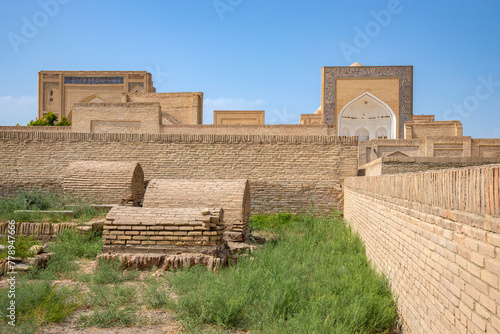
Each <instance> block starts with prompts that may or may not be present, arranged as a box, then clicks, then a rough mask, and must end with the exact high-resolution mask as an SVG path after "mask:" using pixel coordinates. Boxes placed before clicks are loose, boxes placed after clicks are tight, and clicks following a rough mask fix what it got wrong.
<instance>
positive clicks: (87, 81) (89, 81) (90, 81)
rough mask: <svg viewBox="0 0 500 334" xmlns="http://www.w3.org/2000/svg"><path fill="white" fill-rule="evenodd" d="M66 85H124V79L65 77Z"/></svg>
mask: <svg viewBox="0 0 500 334" xmlns="http://www.w3.org/2000/svg"><path fill="white" fill-rule="evenodd" d="M64 83H65V84H77V85H112V84H123V77H64Z"/></svg>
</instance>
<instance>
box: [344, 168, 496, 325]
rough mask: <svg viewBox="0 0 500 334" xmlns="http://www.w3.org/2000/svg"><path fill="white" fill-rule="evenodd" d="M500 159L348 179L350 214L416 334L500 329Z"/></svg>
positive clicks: (347, 214)
mask: <svg viewBox="0 0 500 334" xmlns="http://www.w3.org/2000/svg"><path fill="white" fill-rule="evenodd" d="M499 175H500V165H489V166H483V167H469V168H461V169H448V170H443V171H432V172H431V171H428V172H424V173H414V174H404V175H384V176H377V177H358V178H347V179H346V181H345V187H344V195H345V203H344V214H345V218H346V220H347V221H348V222H349V223H350V225H351V226H352V227H353V229H354V230H356V231H357V232H359V234H360V235H361V237H362V239H363V240H364V241H365V245H366V251H367V254H368V256H369V257H370V259H371V261H372V262H373V264H374V265H375V266H376V268H377V269H378V270H380V271H381V272H383V273H385V274H386V275H387V276H388V278H389V279H390V282H391V287H392V289H393V291H394V292H395V294H396V295H397V296H398V307H399V308H400V311H401V314H402V316H403V318H404V319H405V321H406V323H407V325H408V328H409V331H410V332H412V333H432V334H433V333H500V313H499V312H500V306H499V305H500V290H499V277H500V219H499V218H500V193H499V187H500V184H499Z"/></svg>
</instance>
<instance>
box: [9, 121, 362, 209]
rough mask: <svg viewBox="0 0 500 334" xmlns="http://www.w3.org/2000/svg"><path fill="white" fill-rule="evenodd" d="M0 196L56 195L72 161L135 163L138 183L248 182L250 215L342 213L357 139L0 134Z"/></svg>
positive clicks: (354, 163)
mask: <svg viewBox="0 0 500 334" xmlns="http://www.w3.org/2000/svg"><path fill="white" fill-rule="evenodd" d="M0 151H1V152H2V153H3V154H2V155H0V196H6V195H9V194H12V193H14V192H16V191H18V190H19V189H21V188H31V187H33V186H36V187H44V188H60V187H61V184H62V177H63V175H64V170H65V168H66V167H68V165H69V164H70V163H71V162H73V161H80V160H103V161H135V162H138V163H140V165H141V166H142V168H143V170H144V179H145V180H151V179H153V178H180V179H189V178H195V179H234V178H245V179H248V180H249V182H250V193H251V202H252V212H253V213H255V212H266V211H271V212H273V211H274V212H276V211H278V210H283V209H284V210H287V209H289V210H291V211H293V212H297V211H300V210H303V209H307V208H308V206H309V203H310V202H311V201H313V202H314V203H315V204H316V205H319V206H322V207H324V208H330V207H332V206H336V207H337V208H339V209H340V208H341V207H342V188H341V185H342V182H343V179H344V178H345V177H348V176H355V175H356V174H357V167H358V163H357V153H358V147H357V140H356V139H355V138H342V137H333V136H251V135H240V136H238V135H170V134H109V133H59V132H55V133H49V132H29V131H0Z"/></svg>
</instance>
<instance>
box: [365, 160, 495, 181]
mask: <svg viewBox="0 0 500 334" xmlns="http://www.w3.org/2000/svg"><path fill="white" fill-rule="evenodd" d="M495 163H500V157H499V158H495V157H446V158H444V157H383V158H378V159H377V160H373V161H372V162H370V163H367V164H366V165H363V166H360V167H359V168H360V169H364V170H365V174H364V175H365V176H379V175H385V174H402V173H416V172H425V171H428V170H438V169H450V168H462V167H472V166H481V165H490V164H495Z"/></svg>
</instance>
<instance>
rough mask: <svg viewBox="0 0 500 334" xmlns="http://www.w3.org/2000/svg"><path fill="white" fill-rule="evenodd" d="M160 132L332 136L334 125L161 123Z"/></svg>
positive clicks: (334, 132) (334, 133)
mask: <svg viewBox="0 0 500 334" xmlns="http://www.w3.org/2000/svg"><path fill="white" fill-rule="evenodd" d="M160 131H161V133H170V134H189V135H203V134H209V135H241V134H245V135H286V136H290V135H297V136H330V135H331V136H334V135H336V130H335V126H334V125H302V124H286V125H285V124H273V125H207V124H204V125H184V124H176V125H162V126H161V129H160Z"/></svg>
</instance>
